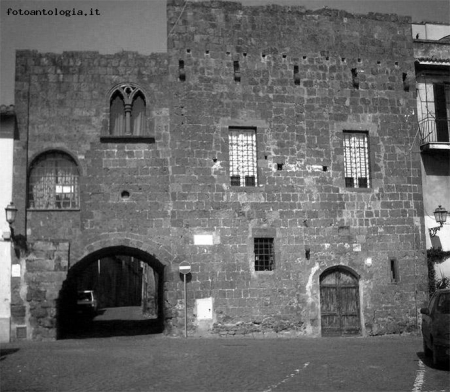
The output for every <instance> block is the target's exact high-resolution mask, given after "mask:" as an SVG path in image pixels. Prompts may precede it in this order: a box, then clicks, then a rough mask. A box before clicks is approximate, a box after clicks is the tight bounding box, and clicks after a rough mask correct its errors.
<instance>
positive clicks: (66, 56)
mask: <svg viewBox="0 0 450 392" xmlns="http://www.w3.org/2000/svg"><path fill="white" fill-rule="evenodd" d="M16 57H17V58H47V59H48V60H56V59H63V60H69V61H70V60H75V59H80V60H89V59H92V60H94V59H98V58H102V59H105V60H125V59H126V60H138V59H146V60H156V61H158V60H159V61H161V60H164V59H165V58H166V57H167V53H150V54H142V53H139V52H134V51H125V50H122V51H120V52H116V53H100V52H98V51H76V50H74V51H63V52H59V53H58V52H40V51H38V50H35V49H33V50H29V49H21V50H16Z"/></svg>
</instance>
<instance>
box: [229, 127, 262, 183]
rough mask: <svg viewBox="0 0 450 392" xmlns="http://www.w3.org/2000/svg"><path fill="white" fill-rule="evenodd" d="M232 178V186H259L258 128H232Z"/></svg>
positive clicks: (230, 137) (230, 138) (230, 147)
mask: <svg viewBox="0 0 450 392" xmlns="http://www.w3.org/2000/svg"><path fill="white" fill-rule="evenodd" d="M229 151H230V179H231V185H232V186H257V185H258V174H257V161H256V130H255V129H254V128H251V129H247V128H230V133H229Z"/></svg>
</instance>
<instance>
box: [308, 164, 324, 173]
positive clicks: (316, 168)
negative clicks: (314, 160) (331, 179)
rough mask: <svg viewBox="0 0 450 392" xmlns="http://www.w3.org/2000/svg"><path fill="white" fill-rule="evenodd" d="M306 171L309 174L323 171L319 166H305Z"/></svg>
mask: <svg viewBox="0 0 450 392" xmlns="http://www.w3.org/2000/svg"><path fill="white" fill-rule="evenodd" d="M306 170H307V171H309V172H312V171H323V166H321V165H306Z"/></svg>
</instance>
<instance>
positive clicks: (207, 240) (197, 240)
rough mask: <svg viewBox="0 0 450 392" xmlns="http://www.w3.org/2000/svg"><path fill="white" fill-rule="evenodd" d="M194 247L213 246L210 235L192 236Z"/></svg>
mask: <svg viewBox="0 0 450 392" xmlns="http://www.w3.org/2000/svg"><path fill="white" fill-rule="evenodd" d="M194 245H214V243H213V235H212V234H194Z"/></svg>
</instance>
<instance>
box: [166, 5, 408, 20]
mask: <svg viewBox="0 0 450 392" xmlns="http://www.w3.org/2000/svg"><path fill="white" fill-rule="evenodd" d="M167 5H168V6H174V7H185V6H187V5H189V6H190V7H196V8H202V7H203V8H211V9H223V10H226V11H231V12H232V11H245V12H246V13H249V14H251V15H253V16H257V15H258V14H266V13H273V14H283V13H286V14H287V13H289V14H298V15H304V16H326V17H329V18H347V19H367V20H369V19H370V20H375V21H380V22H394V23H402V24H403V23H405V24H410V23H412V18H411V17H410V16H402V15H397V14H384V13H377V12H369V13H367V14H353V13H350V12H348V11H345V10H338V9H332V8H328V7H324V8H321V9H317V10H310V9H307V8H306V7H305V6H292V5H279V4H268V5H244V4H242V3H241V2H237V1H228V0H167Z"/></svg>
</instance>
